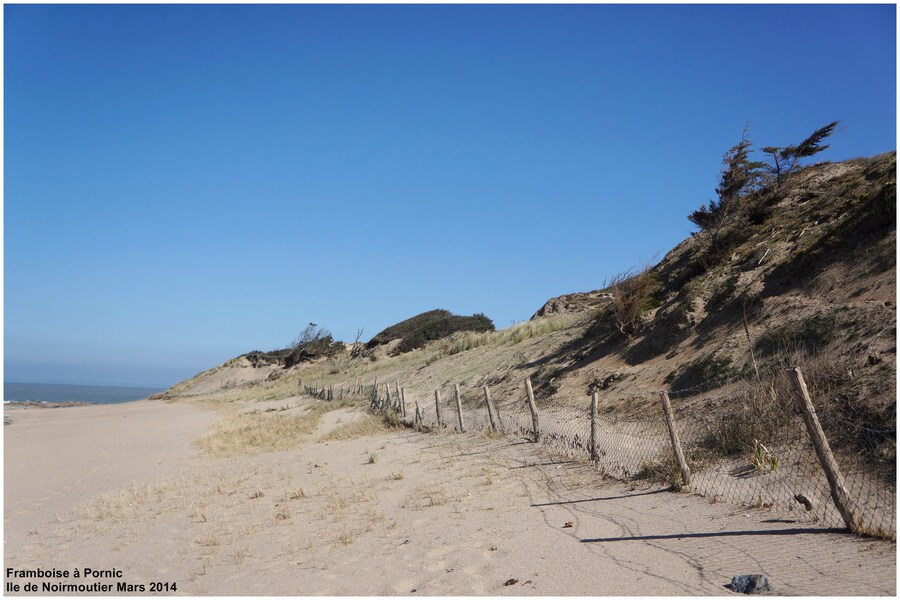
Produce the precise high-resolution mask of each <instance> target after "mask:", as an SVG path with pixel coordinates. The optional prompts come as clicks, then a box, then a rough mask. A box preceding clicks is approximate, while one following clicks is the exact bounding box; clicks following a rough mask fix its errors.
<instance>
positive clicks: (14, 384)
mask: <svg viewBox="0 0 900 600" xmlns="http://www.w3.org/2000/svg"><path fill="white" fill-rule="evenodd" d="M165 389H166V388H165V387H147V386H126V385H84V384H68V383H30V382H20V381H4V382H3V402H4V403H7V402H8V403H14V402H46V403H52V402H87V403H90V404H120V403H122V402H133V401H135V400H141V399H143V398H147V397H148V396H152V395H153V394H158V393H159V392H161V391H163V390H165Z"/></svg>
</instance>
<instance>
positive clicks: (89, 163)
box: [4, 5, 896, 385]
mask: <svg viewBox="0 0 900 600" xmlns="http://www.w3.org/2000/svg"><path fill="white" fill-rule="evenodd" d="M4 18H5V23H4V53H5V62H4V87H5V97H4V111H5V118H4V129H5V149H4V152H5V164H4V219H5V227H4V240H5V241H4V256H5V258H4V366H5V379H6V380H20V381H21V380H25V381H66V382H95V383H96V382H100V383H102V382H107V383H135V384H164V385H167V384H172V383H174V382H176V381H178V380H180V379H182V378H185V377H188V376H190V375H193V374H194V373H196V372H197V371H200V370H203V369H206V368H210V367H212V366H215V365H216V364H219V363H221V362H223V361H224V360H226V359H228V358H230V357H232V356H235V355H238V354H241V353H243V352H246V351H249V350H253V349H262V350H267V349H272V348H276V347H283V346H284V345H286V344H288V343H289V342H290V341H291V340H292V339H293V338H294V337H295V336H296V334H297V333H298V332H299V331H300V330H301V329H302V328H303V327H304V326H305V325H306V324H307V323H308V322H310V321H314V322H316V323H318V324H319V325H322V326H325V327H327V328H329V329H330V330H331V331H332V332H333V333H334V334H335V336H336V337H338V338H341V339H350V340H352V338H353V337H354V335H355V333H356V330H357V328H360V327H363V328H365V333H364V338H368V337H371V336H372V335H374V334H375V333H377V332H378V331H380V330H381V329H383V328H384V327H386V326H388V325H390V324H393V323H395V322H397V321H399V320H402V319H405V318H407V317H409V316H412V315H414V314H417V313H419V312H422V311H424V310H429V309H432V308H446V309H448V310H451V311H453V312H456V313H460V314H472V313H475V312H484V313H486V314H487V315H488V316H489V317H491V318H493V319H494V322H495V323H496V324H497V326H498V327H505V326H508V325H509V324H510V323H511V322H512V321H520V320H524V319H527V318H529V317H530V316H531V315H532V313H533V312H534V311H535V310H537V309H538V308H539V307H540V306H541V305H542V304H543V303H544V301H545V300H547V299H548V298H550V297H552V296H556V295H559V294H563V293H569V292H576V291H586V290H591V289H596V288H598V287H600V286H601V285H602V283H603V281H604V280H605V279H606V278H607V277H609V276H611V275H613V274H615V273H617V272H620V271H623V270H625V269H628V268H629V267H632V266H635V265H638V264H640V263H641V262H650V261H654V260H658V259H660V258H662V256H663V255H664V254H665V252H666V251H668V250H669V249H671V248H672V247H673V246H675V245H676V244H677V243H678V242H679V241H681V240H682V239H683V238H685V237H686V236H687V235H688V234H689V232H690V231H691V224H690V223H689V222H688V221H687V219H686V217H685V216H686V215H687V214H688V213H689V212H691V211H692V210H693V209H695V208H696V207H697V206H699V205H700V204H701V203H703V202H705V201H708V200H709V199H710V198H711V197H712V196H713V194H714V191H713V190H714V188H715V185H716V180H717V176H718V172H719V169H720V166H721V157H722V154H723V153H724V152H725V151H726V150H727V149H728V148H729V147H730V146H732V145H734V144H735V143H736V142H737V141H738V140H739V139H740V135H741V131H742V130H743V128H744V126H745V125H747V124H748V123H749V125H750V127H751V130H750V131H751V138H752V140H753V141H754V143H755V145H756V146H757V147H762V146H765V145H770V144H772V145H786V144H790V143H794V142H797V141H800V140H802V139H803V138H804V137H806V136H807V135H808V134H809V133H811V132H812V131H813V130H814V129H816V128H818V127H820V126H822V125H824V124H826V123H828V122H830V121H833V120H837V119H840V120H841V126H840V130H839V131H838V133H836V134H835V135H834V136H833V138H831V144H832V147H831V148H830V149H829V150H827V151H826V152H824V153H822V154H821V155H820V157H821V158H822V159H825V160H842V159H846V158H851V157H855V156H864V155H871V154H876V153H879V152H884V151H887V150H893V149H894V148H895V144H896V63H895V56H896V30H895V7H894V6H893V5H874V6H872V5H870V6H860V5H852V6H835V5H825V6H822V5H820V6H773V5H756V6H752V5H751V6H637V5H631V6H606V5H597V6H585V5H576V6H477V5H459V6H284V5H276V6H234V5H230V6H209V5H206V6H138V5H131V6H103V5H99V6H74V5H69V6H66V5H48V6H38V5H6V6H5V7H4Z"/></svg>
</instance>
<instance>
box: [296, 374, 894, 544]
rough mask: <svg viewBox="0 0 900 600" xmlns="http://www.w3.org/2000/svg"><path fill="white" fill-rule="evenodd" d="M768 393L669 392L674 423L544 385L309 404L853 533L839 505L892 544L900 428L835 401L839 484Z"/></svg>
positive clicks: (797, 420)
mask: <svg viewBox="0 0 900 600" xmlns="http://www.w3.org/2000/svg"><path fill="white" fill-rule="evenodd" d="M781 371H783V369H782V370H781ZM798 371H799V370H798ZM776 375H777V376H778V377H780V376H781V374H776ZM761 381H762V378H761V377H760V375H759V374H757V375H756V377H755V380H754V381H753V382H752V383H753V385H748V383H750V382H749V381H748V379H747V378H739V377H736V378H733V379H732V380H728V381H711V382H705V383H703V384H700V385H697V386H693V387H691V388H688V389H682V390H672V391H669V392H668V393H667V394H666V401H667V402H670V407H671V419H670V420H669V421H667V419H666V412H665V410H664V408H663V406H664V403H663V401H662V396H663V394H662V393H635V394H623V393H619V394H611V393H608V392H606V393H604V392H603V391H600V392H599V393H598V395H597V397H598V400H597V407H596V411H591V409H590V405H591V402H590V400H589V399H587V398H586V399H585V401H584V402H583V403H581V402H578V403H575V402H572V399H571V398H569V399H559V398H557V396H556V395H555V390H554V388H553V387H552V385H544V384H546V383H547V382H537V383H538V386H537V387H536V388H535V389H534V392H533V394H532V396H531V397H532V398H533V404H532V403H531V402H529V394H528V390H529V389H530V385H531V382H530V381H529V383H528V385H527V386H524V385H523V386H522V389H521V394H515V395H514V396H513V397H508V398H491V397H490V390H487V389H486V388H484V387H481V388H476V387H467V386H465V385H455V384H445V385H442V386H440V387H437V388H435V389H430V390H428V389H414V388H405V387H402V386H401V385H400V384H399V382H391V383H376V384H374V385H360V384H358V383H357V384H355V385H354V383H353V382H351V383H350V384H349V385H348V386H347V387H346V390H345V387H344V386H343V385H342V386H340V394H339V395H337V394H336V393H335V392H334V388H333V387H331V388H324V386H323V387H319V386H316V385H314V386H308V387H307V392H308V393H309V394H310V395H313V396H315V397H318V398H323V399H334V398H337V397H341V398H342V397H344V394H345V393H346V394H347V395H351V394H352V395H356V396H359V395H361V396H363V397H365V398H368V399H369V401H370V403H371V408H372V409H373V410H374V411H376V412H381V413H389V414H392V415H394V416H396V417H398V418H399V419H401V420H403V421H404V422H406V423H407V424H409V425H412V426H418V427H421V428H424V429H427V430H430V431H438V432H440V431H450V432H452V431H465V432H475V433H479V432H481V433H489V432H496V433H499V434H504V435H507V436H516V437H522V438H527V439H529V440H531V441H540V443H541V444H542V445H543V446H545V447H546V448H547V449H548V450H550V451H552V452H554V453H557V454H562V455H564V456H567V457H569V458H572V459H576V460H584V461H592V462H593V464H594V465H595V466H596V468H597V469H598V471H599V472H601V473H602V474H604V475H606V476H609V477H613V478H616V479H620V480H624V481H634V480H653V481H659V482H666V483H669V484H671V485H672V487H673V488H675V489H682V488H687V489H689V490H690V491H691V492H694V493H697V494H700V495H702V496H704V497H707V498H709V499H710V501H713V502H717V501H722V502H727V503H732V504H736V505H744V506H753V507H758V508H768V509H771V510H773V511H778V512H780V513H786V514H788V515H790V517H791V518H792V519H794V520H798V521H806V522H812V523H818V524H821V525H823V526H827V527H844V526H845V525H847V526H850V525H851V524H850V523H849V522H848V518H847V517H846V516H845V514H842V510H841V508H839V506H840V504H841V502H843V504H844V505H845V506H844V510H845V511H849V513H850V514H851V516H852V518H853V519H854V520H853V522H852V526H851V529H853V530H854V531H856V532H857V533H862V534H868V535H875V536H879V537H884V538H889V539H894V538H895V536H896V458H895V455H894V454H893V452H885V451H884V450H885V448H888V449H891V448H895V447H896V429H895V427H872V426H870V425H867V424H865V423H860V422H858V421H856V420H853V419H848V418H847V415H846V414H844V413H843V412H842V411H840V410H838V409H836V408H835V407H834V404H833V403H831V402H827V400H828V399H827V398H826V399H820V400H824V401H822V402H821V405H820V406H818V407H816V408H815V409H814V410H813V412H814V413H815V416H816V417H817V420H816V422H817V423H818V424H819V426H820V427H821V429H822V431H823V432H824V433H825V438H826V442H825V446H826V447H827V446H829V445H828V443H827V439H831V440H833V442H834V449H833V450H832V449H830V447H829V448H828V449H827V451H828V453H829V455H830V456H831V460H833V462H834V464H835V465H836V468H837V472H838V474H837V478H838V480H837V481H834V482H831V481H829V471H828V469H827V468H825V465H824V463H823V460H824V459H823V457H822V452H825V451H826V450H824V449H823V448H822V447H818V448H817V445H816V444H815V443H814V438H813V437H811V435H812V434H811V433H810V431H809V427H810V426H809V425H808V424H807V423H806V422H805V417H804V415H803V414H802V408H800V407H801V405H802V402H798V399H797V393H795V392H794V391H792V390H791V389H790V388H789V387H786V383H785V381H786V380H784V379H783V378H782V380H780V383H779V381H778V380H777V379H772V380H771V381H773V382H774V383H770V384H766V385H760V382H761ZM532 408H534V410H532ZM807 416H808V415H807ZM670 425H671V428H670ZM675 446H678V447H679V448H680V452H679V451H676V450H675ZM820 446H821V445H820ZM679 454H680V455H681V456H683V459H682V460H681V461H680V460H679ZM680 462H683V463H684V464H683V465H682V464H679V463H680ZM685 470H686V471H687V473H686V472H685ZM831 477H832V479H834V477H835V475H834V474H833V473H832V474H831ZM841 498H842V499H843V500H842V501H841V500H840V499H841Z"/></svg>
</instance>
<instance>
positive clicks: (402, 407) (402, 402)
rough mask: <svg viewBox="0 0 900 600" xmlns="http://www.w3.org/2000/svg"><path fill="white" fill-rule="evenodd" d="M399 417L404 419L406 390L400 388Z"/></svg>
mask: <svg viewBox="0 0 900 600" xmlns="http://www.w3.org/2000/svg"><path fill="white" fill-rule="evenodd" d="M400 415H401V416H402V417H403V418H404V419H405V418H406V388H400Z"/></svg>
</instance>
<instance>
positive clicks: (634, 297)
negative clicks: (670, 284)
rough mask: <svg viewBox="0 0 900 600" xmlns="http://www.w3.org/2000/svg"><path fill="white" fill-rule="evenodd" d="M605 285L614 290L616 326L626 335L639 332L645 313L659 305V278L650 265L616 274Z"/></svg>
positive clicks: (629, 335)
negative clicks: (657, 295) (657, 296)
mask: <svg viewBox="0 0 900 600" xmlns="http://www.w3.org/2000/svg"><path fill="white" fill-rule="evenodd" d="M604 287H605V288H607V289H609V290H610V291H611V292H612V296H613V302H612V309H613V315H614V317H615V321H616V327H617V328H618V330H619V332H621V333H622V334H623V335H625V336H628V337H631V336H633V335H634V334H635V333H637V332H638V330H639V329H640V327H641V324H642V322H643V315H644V313H646V312H647V311H648V310H652V309H654V308H656V307H657V306H659V300H658V299H657V298H656V294H657V292H659V289H660V283H659V279H658V278H657V276H656V273H654V272H653V271H651V270H650V268H649V267H643V268H641V269H639V270H637V269H629V270H628V271H624V272H622V273H619V274H617V275H614V276H613V277H612V278H611V279H610V280H608V281H607V282H606V285H605V286H604Z"/></svg>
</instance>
